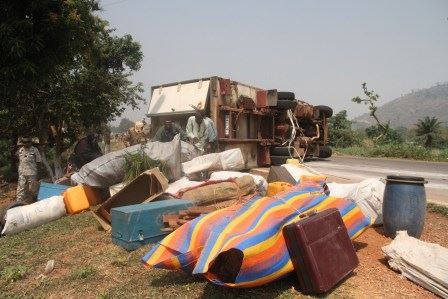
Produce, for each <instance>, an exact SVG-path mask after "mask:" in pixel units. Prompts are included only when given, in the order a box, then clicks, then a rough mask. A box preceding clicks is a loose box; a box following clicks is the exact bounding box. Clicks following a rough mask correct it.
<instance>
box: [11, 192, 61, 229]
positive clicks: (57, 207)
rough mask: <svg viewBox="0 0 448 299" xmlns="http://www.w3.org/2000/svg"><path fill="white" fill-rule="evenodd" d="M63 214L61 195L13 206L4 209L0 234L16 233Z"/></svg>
mask: <svg viewBox="0 0 448 299" xmlns="http://www.w3.org/2000/svg"><path fill="white" fill-rule="evenodd" d="M65 214H66V211H65V204H64V198H63V197H62V196H52V197H50V198H47V199H44V200H41V201H38V202H35V203H32V204H29V205H26V206H20V207H15V208H12V209H9V210H8V211H6V216H5V219H6V223H5V227H4V228H3V231H2V235H12V234H17V233H20V232H21V231H24V230H26V229H30V228H34V227H38V226H40V225H42V224H45V223H48V222H51V221H53V220H56V219H58V218H61V217H62V216H64V215H65Z"/></svg>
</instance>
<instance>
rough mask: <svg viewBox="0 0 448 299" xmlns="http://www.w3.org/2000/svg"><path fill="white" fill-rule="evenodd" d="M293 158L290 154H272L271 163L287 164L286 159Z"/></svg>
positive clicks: (275, 164) (276, 164) (277, 164)
mask: <svg viewBox="0 0 448 299" xmlns="http://www.w3.org/2000/svg"><path fill="white" fill-rule="evenodd" d="M288 159H291V157H290V156H271V165H274V166H280V165H283V164H286V160H288Z"/></svg>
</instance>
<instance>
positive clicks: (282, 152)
mask: <svg viewBox="0 0 448 299" xmlns="http://www.w3.org/2000/svg"><path fill="white" fill-rule="evenodd" d="M290 154H291V155H292V154H294V148H293V147H287V146H273V147H271V155H272V156H289V155H290Z"/></svg>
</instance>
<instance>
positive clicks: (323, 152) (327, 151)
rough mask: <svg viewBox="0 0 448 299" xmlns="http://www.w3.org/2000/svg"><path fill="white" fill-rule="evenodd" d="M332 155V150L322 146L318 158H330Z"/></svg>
mask: <svg viewBox="0 0 448 299" xmlns="http://www.w3.org/2000/svg"><path fill="white" fill-rule="evenodd" d="M332 154H333V150H332V149H331V147H329V146H328V145H324V146H321V147H320V148H319V158H322V159H325V158H330V157H331V155H332Z"/></svg>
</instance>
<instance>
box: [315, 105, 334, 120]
mask: <svg viewBox="0 0 448 299" xmlns="http://www.w3.org/2000/svg"><path fill="white" fill-rule="evenodd" d="M316 108H317V109H318V110H319V114H320V115H324V116H325V117H326V118H329V117H332V116H333V109H331V108H330V107H328V106H323V105H320V106H316Z"/></svg>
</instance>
